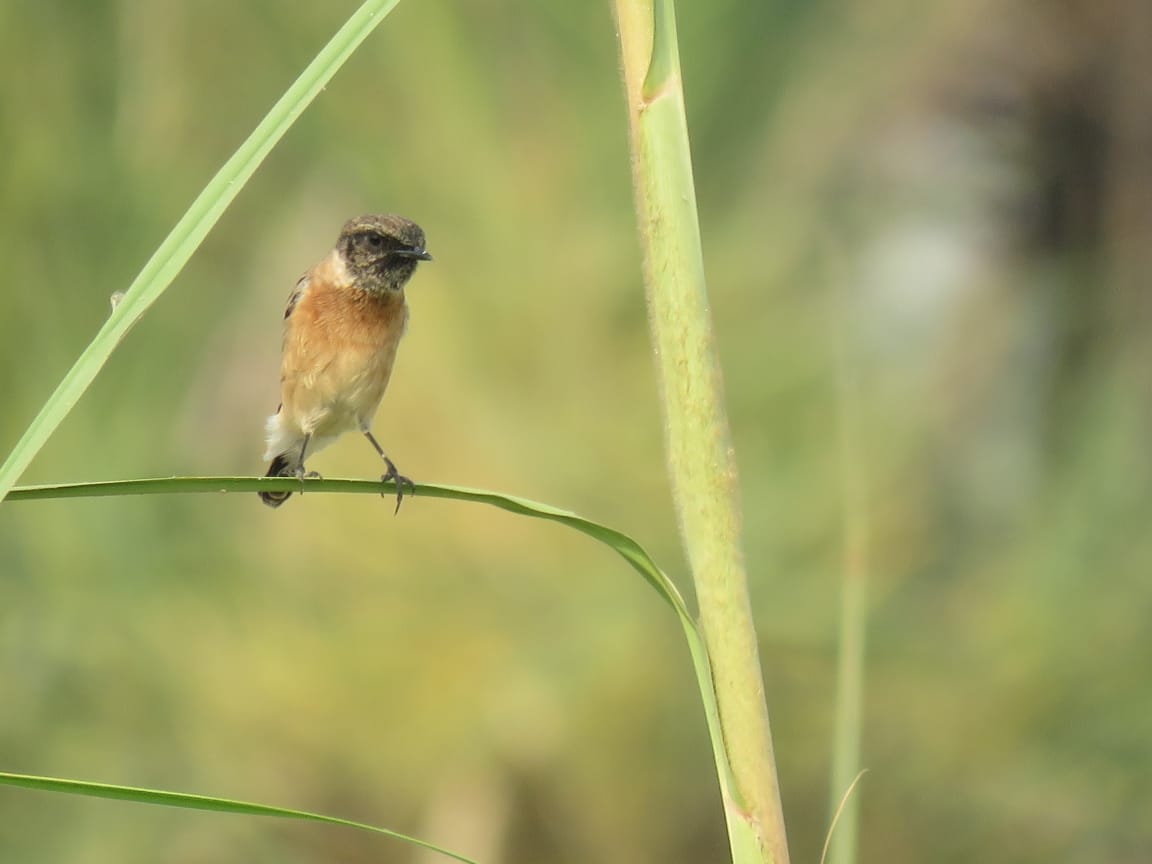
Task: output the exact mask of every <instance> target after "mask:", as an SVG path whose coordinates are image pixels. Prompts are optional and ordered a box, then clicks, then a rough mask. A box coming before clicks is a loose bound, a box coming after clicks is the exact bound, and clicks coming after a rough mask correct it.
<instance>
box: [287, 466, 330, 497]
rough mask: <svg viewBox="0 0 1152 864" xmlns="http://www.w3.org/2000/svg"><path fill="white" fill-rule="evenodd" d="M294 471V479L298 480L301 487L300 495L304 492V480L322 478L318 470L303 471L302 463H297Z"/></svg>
mask: <svg viewBox="0 0 1152 864" xmlns="http://www.w3.org/2000/svg"><path fill="white" fill-rule="evenodd" d="M294 473H295V475H296V479H297V480H299V481H300V486H301V487H302V488H301V489H300V494H301V495H303V494H304V489H303V486H304V481H305V480H323V479H324V478H323V477H321V476H320V472H319V471H305V470H304V466H303V465H297V466H296V471H295V472H294Z"/></svg>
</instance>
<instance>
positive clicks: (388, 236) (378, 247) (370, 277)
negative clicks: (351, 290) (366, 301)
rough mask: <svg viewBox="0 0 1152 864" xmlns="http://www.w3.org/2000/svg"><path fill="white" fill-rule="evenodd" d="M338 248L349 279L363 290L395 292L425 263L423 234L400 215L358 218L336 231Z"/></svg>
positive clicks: (413, 223) (418, 227)
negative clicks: (338, 231)
mask: <svg viewBox="0 0 1152 864" xmlns="http://www.w3.org/2000/svg"><path fill="white" fill-rule="evenodd" d="M338 248H339V249H340V251H341V254H342V255H343V256H344V262H345V264H346V265H347V267H348V269H349V271H350V272H351V274H352V277H353V278H354V279H355V280H356V283H357V285H358V286H359V287H360V288H362V289H363V290H365V291H374V292H383V291H399V290H400V289H402V288H403V287H404V284H405V283H406V282H407V281H408V280H409V279H410V278H411V276H412V274H413V273H414V272H415V271H416V264H417V263H418V262H419V261H421V260H427V259H428V254H427V252H425V251H424V232H423V231H422V230H421V229H420V226H419V225H417V224H416V223H415V222H410V221H409V220H407V219H404V218H403V217H401V216H360V217H358V218H356V219H352V220H349V221H348V222H347V223H346V224H345V225H344V230H343V231H341V232H340V239H339V241H338Z"/></svg>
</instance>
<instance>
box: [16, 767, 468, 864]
mask: <svg viewBox="0 0 1152 864" xmlns="http://www.w3.org/2000/svg"><path fill="white" fill-rule="evenodd" d="M0 784H4V785H6V786H17V787H20V788H23V789H39V790H42V791H44V792H62V793H64V794H67V795H87V796H89V797H91V798H111V799H114V800H116V801H134V802H135V803H137V804H157V805H159V806H161V807H184V808H187V809H189V810H209V811H213V812H216V813H239V814H243V815H247V816H277V817H279V818H281V819H302V820H305V821H308V822H325V823H327V824H329V825H343V826H344V827H346V828H357V829H359V830H361V831H371V832H373V833H375V834H383V835H385V836H386V837H393V838H395V839H397V840H403V841H404V842H406V843H411V844H413V845H414V846H422V847H423V848H425V849H431V850H432V851H434V852H439V853H440V854H441V855H446V856H447V857H449V858H454V859H455V860H457V861H463V862H465V864H476V862H475V861H473V860H472V859H471V858H465V857H464V856H463V855H460V854H457V853H456V852H452V851H449V850H448V849H444V848H442V847H440V846H437V845H436V844H434V843H429V842H428V841H427V840H420V839H418V838H416V837H410V836H409V835H407V834H401V833H400V832H399V831H391V830H389V829H388V828H379V827H377V826H375V825H367V824H365V823H363V822H353V821H351V820H350V819H340V818H337V817H336V816H323V815H321V814H319V813H309V812H307V811H305V810H289V809H287V808H285V807H270V806H269V805H267V804H251V803H249V802H247V801H233V800H231V799H228V798H215V797H209V796H207V795H187V794H185V793H183V792H164V791H161V790H159V789H141V788H138V787H135V786H112V785H109V784H107V783H89V782H87V781H84V780H63V779H60V778H57V777H35V776H33V775H30V774H9V773H6V772H3V771H0Z"/></svg>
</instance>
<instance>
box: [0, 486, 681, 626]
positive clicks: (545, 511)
mask: <svg viewBox="0 0 1152 864" xmlns="http://www.w3.org/2000/svg"><path fill="white" fill-rule="evenodd" d="M302 483H303V487H302V486H301V484H302ZM301 488H303V489H304V490H306V491H307V492H308V494H312V493H313V492H344V493H348V492H352V493H360V494H371V495H381V494H384V495H388V496H389V497H391V496H393V495H394V494H395V492H396V485H395V484H394V483H392V482H391V481H388V482H387V483H383V482H381V481H379V480H345V479H338V478H337V479H333V478H323V479H321V478H316V479H308V480H303V481H301V480H296V479H294V478H291V477H151V478H146V479H141V480H110V481H101V482H96V483H64V484H49V485H43V486H20V487H18V488H16V489H13V490H12V491H11V492H9V493H8V498H7V500H8V501H29V500H34V499H44V498H107V497H118V496H123V495H179V494H187V493H204V492H299V491H301ZM410 494H412V493H410ZM414 497H416V498H447V499H451V500H455V501H473V502H477V503H480V504H489V505H491V506H493V507H498V508H500V509H501V510H507V511H509V512H510V513H518V514H520V515H522V516H532V517H534V518H536V519H546V520H548V521H550V522H560V523H562V524H564V525H568V526H569V527H572V528H575V529H576V530H577V531H580V532H582V533H584V534H587V535H588V536H590V537H593V538H595V539H597V540H599V541H600V542H601V543H604V544H605V545H607V546H609V547H610V548H611V549H613V550H614V551H616V552H617V553H618V554H619V555H620V556H621V557H622V558H624V560H625V561H627V562H628V563H629V564H631V565H632V567H633V569H635V570H636V571H637V572H638V573H639V574H640V575H641V576H643V577H644V579H645V581H647V582H648V584H649V585H651V586H652V587H653V588H655V589H656V591H657V592H658V593H659V594H660V596H661V597H663V598H664V599H665V600H666V601H667V602H668V603H670V604H671V606H672V608H673V609H675V610H676V612H677V613H678V614H680V615H681V616H683V617H685V618H688V619H689V620H691V615H689V613H688V607H687V606H686V605H685V603H684V598H683V597H682V596H681V595H680V591H679V589H677V587H676V586H675V585H674V584H673V582H672V580H671V579H669V578H668V577H667V576H666V575H665V573H664V571H663V570H661V569H660V568H659V567H657V566H656V563H655V562H654V561H653V560H652V558H651V556H649V555H648V553H647V552H646V551H645V550H644V547H642V546H641V545H640V544H639V543H637V542H636V541H635V540H633V539H632V538H631V537H629V536H628V535H627V534H625V533H623V532H622V531H617V530H616V529H615V528H609V527H608V526H607V525H601V524H600V523H599V522H593V521H592V520H591V519H585V518H584V517H583V516H578V515H577V514H575V513H572V512H570V511H568V510H560V509H558V508H556V507H550V506H549V505H547V504H541V503H539V502H537V501H530V500H528V499H527V498H516V497H513V496H511V495H500V494H498V493H496V492H489V491H486V490H483V489H468V488H466V487H463V486H445V485H441V484H432V483H417V484H416V491H415V493H414ZM409 506H411V505H409Z"/></svg>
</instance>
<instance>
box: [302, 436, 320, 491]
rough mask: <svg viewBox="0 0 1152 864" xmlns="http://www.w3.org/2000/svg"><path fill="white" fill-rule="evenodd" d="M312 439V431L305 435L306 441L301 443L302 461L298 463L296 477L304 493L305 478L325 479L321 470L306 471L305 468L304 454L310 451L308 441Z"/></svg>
mask: <svg viewBox="0 0 1152 864" xmlns="http://www.w3.org/2000/svg"><path fill="white" fill-rule="evenodd" d="M311 440H312V433H311V432H309V433H308V434H307V435H305V436H304V443H303V444H301V445H300V461H299V462H297V463H296V472H295V473H296V479H297V480H299V481H300V487H301V488H300V494H301V495H303V494H304V488H303V487H304V481H305V480H323V479H324V478H323V477H321V476H320V472H319V471H305V470H304V454H305V453H307V452H308V442H309V441H311Z"/></svg>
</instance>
